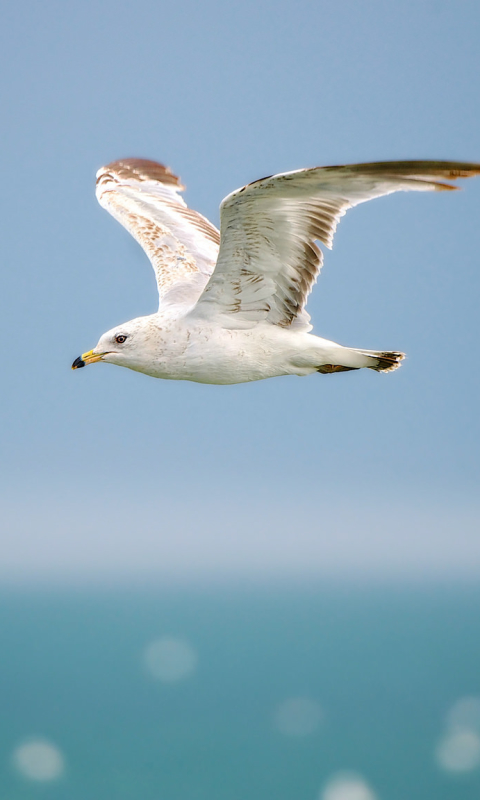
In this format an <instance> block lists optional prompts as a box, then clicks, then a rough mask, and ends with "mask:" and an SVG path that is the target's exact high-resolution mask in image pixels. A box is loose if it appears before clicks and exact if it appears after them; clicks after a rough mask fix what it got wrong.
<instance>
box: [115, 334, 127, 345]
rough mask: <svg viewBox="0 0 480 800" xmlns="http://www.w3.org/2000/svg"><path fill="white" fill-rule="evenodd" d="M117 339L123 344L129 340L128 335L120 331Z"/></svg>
mask: <svg viewBox="0 0 480 800" xmlns="http://www.w3.org/2000/svg"><path fill="white" fill-rule="evenodd" d="M115 341H116V342H117V343H118V344H123V343H124V342H126V341H127V337H126V336H125V335H124V334H123V333H120V334H119V335H118V336H115Z"/></svg>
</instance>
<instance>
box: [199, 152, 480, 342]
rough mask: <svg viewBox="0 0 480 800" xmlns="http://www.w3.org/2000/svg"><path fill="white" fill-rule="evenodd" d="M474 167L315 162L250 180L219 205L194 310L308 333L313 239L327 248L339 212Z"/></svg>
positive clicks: (315, 259) (316, 258)
mask: <svg viewBox="0 0 480 800" xmlns="http://www.w3.org/2000/svg"><path fill="white" fill-rule="evenodd" d="M479 172H480V167H479V165H478V164H469V163H458V162H448V161H395V162H378V163H369V164H354V165H348V166H338V167H317V168H314V169H303V170H298V171H296V172H287V173H282V174H279V175H274V176H271V177H268V178H262V179H261V180H258V181H254V182H253V183H250V184H248V185H247V186H244V187H243V188H241V189H238V190H236V191H235V192H232V194H230V195H228V196H227V197H226V198H225V199H224V200H223V202H222V204H221V207H220V210H221V226H220V230H221V243H220V252H219V255H218V261H217V265H216V267H215V271H214V273H213V275H212V277H211V278H210V280H209V282H208V284H207V286H206V288H205V291H204V293H203V295H202V296H201V298H200V300H199V302H198V303H197V306H196V308H195V309H194V311H193V313H197V314H202V315H205V316H208V317H210V316H216V315H218V314H220V315H222V324H223V325H224V326H225V327H232V328H237V327H238V328H246V327H251V326H252V325H255V324H256V323H258V322H260V321H265V322H269V323H271V324H274V325H279V326H282V327H289V326H292V325H293V326H295V327H301V328H303V329H307V330H309V329H310V328H311V326H310V325H309V324H308V321H309V316H308V314H307V313H306V311H305V304H306V301H307V297H308V295H309V293H310V291H311V289H312V286H313V284H314V283H315V281H316V279H317V277H318V274H319V272H320V269H321V267H322V262H323V257H322V253H321V251H320V249H319V248H318V247H317V245H316V244H315V241H320V242H322V243H323V244H324V245H325V246H326V247H328V248H331V247H332V244H333V237H334V234H335V231H336V228H337V225H338V222H339V221H340V219H341V217H342V216H343V215H344V214H345V212H346V211H347V210H348V209H349V208H352V207H353V206H356V205H358V204H359V203H364V202H366V201H367V200H372V199H373V198H376V197H381V196H383V195H387V194H391V193H392V192H397V191H432V190H449V189H455V188H456V187H455V186H452V185H451V184H450V183H444V182H442V181H443V179H450V180H455V179H456V178H467V177H470V176H472V175H476V174H479Z"/></svg>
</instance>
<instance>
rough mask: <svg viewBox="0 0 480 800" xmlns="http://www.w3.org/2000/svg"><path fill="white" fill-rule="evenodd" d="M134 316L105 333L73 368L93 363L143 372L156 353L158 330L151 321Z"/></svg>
mask: <svg viewBox="0 0 480 800" xmlns="http://www.w3.org/2000/svg"><path fill="white" fill-rule="evenodd" d="M154 316H156V315H152V316H150V317H137V319H131V320H130V321H129V322H124V323H123V324H122V325H116V326H115V328H112V329H111V330H109V331H107V332H106V333H104V334H103V335H102V336H101V337H100V339H99V341H98V344H97V345H96V347H94V348H93V350H89V351H88V352H87V353H83V354H82V355H81V356H80V357H79V358H76V359H75V361H74V362H73V364H72V369H79V368H80V367H85V366H86V365H87V364H94V363H95V362H96V361H108V362H110V363H111V364H118V365H119V366H120V367H128V368H129V369H134V370H137V371H139V372H143V371H144V368H145V366H146V365H147V364H151V362H152V357H153V355H154V354H155V353H156V352H158V350H157V348H156V347H155V344H157V343H158V338H159V336H160V329H159V328H158V325H155V324H154V322H153V318H154Z"/></svg>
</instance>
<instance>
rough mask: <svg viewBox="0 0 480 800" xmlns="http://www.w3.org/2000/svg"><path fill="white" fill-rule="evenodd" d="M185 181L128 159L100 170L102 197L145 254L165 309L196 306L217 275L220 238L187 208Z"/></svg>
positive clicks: (144, 162) (155, 165)
mask: <svg viewBox="0 0 480 800" xmlns="http://www.w3.org/2000/svg"><path fill="white" fill-rule="evenodd" d="M183 189H184V187H183V186H182V184H181V182H180V179H179V178H178V177H177V176H176V175H174V174H173V173H172V172H171V171H170V169H168V167H165V166H163V164H158V163H157V162H155V161H148V160H145V159H137V158H126V159H123V160H121V161H113V162H112V163H111V164H108V165H107V166H105V167H102V168H101V169H100V170H99V171H98V172H97V188H96V194H97V199H98V201H99V203H100V205H101V206H103V207H104V208H106V209H107V211H109V212H110V214H112V216H113V217H115V219H116V220H118V222H120V223H121V224H122V225H123V226H124V227H125V228H126V229H127V230H128V231H129V232H130V233H131V234H132V236H133V237H134V238H135V239H136V241H137V242H138V243H139V244H140V245H141V247H142V248H143V249H144V250H145V252H146V254H147V256H148V257H149V259H150V261H151V263H152V266H153V269H154V271H155V275H156V279H157V286H158V293H159V297H160V308H164V307H166V306H168V305H170V306H174V307H177V306H181V307H182V306H185V305H187V306H191V305H192V304H193V303H195V302H196V300H197V299H198V297H199V296H200V295H201V293H202V291H203V289H204V287H205V285H206V283H207V281H208V278H209V277H210V275H211V273H212V272H213V269H214V266H215V262H216V259H217V254H218V246H219V242H220V235H219V232H218V230H217V229H216V228H215V226H214V225H212V224H211V223H210V222H209V221H208V220H207V219H205V217H203V216H202V215H201V214H198V213H197V212H196V211H192V210H191V209H189V208H188V207H187V205H186V204H185V201H184V200H183V198H182V196H181V194H180V192H181V191H182V190H183Z"/></svg>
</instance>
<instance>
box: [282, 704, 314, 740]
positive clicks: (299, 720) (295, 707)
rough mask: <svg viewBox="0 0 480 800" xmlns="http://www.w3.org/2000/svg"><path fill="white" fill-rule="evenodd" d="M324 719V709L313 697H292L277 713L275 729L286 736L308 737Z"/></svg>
mask: <svg viewBox="0 0 480 800" xmlns="http://www.w3.org/2000/svg"><path fill="white" fill-rule="evenodd" d="M321 719H322V709H321V708H320V705H319V704H318V703H317V701H316V700H313V699H312V698H311V697H290V698H288V700H284V702H283V703H281V704H280V705H279V706H278V708H277V711H276V713H275V727H276V728H277V730H279V731H280V733H283V734H284V735H285V736H308V735H309V734H311V733H314V732H315V731H316V730H317V728H318V726H319V725H320V721H321Z"/></svg>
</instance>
